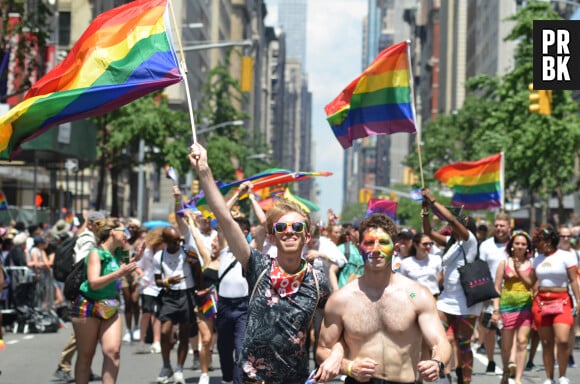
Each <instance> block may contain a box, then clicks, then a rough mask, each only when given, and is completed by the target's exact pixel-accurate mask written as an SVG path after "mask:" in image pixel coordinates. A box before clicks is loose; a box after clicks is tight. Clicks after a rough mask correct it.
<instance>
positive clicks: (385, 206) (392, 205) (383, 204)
mask: <svg viewBox="0 0 580 384" xmlns="http://www.w3.org/2000/svg"><path fill="white" fill-rule="evenodd" d="M373 213H383V214H385V215H387V216H389V217H390V218H391V219H393V220H395V216H397V203H396V202H395V201H391V200H387V199H376V198H372V199H370V200H369V203H368V205H367V213H366V215H365V219H366V218H367V217H369V216H370V215H372V214H373Z"/></svg>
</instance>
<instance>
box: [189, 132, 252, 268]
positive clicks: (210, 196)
mask: <svg viewBox="0 0 580 384" xmlns="http://www.w3.org/2000/svg"><path fill="white" fill-rule="evenodd" d="M189 161H190V163H191V165H192V167H193V168H194V169H195V171H196V172H197V175H198V176H199V183H200V185H201V188H202V189H203V191H204V194H205V198H206V201H207V204H208V205H209V208H210V210H211V211H212V212H213V214H214V215H215V217H216V219H217V221H218V223H219V225H220V228H221V230H222V231H223V233H224V236H225V237H226V240H227V241H228V245H229V247H230V250H231V251H232V253H233V254H234V256H235V257H236V258H237V259H238V261H239V262H240V264H241V265H242V267H243V268H245V267H246V265H247V264H248V260H249V258H250V246H249V245H248V242H247V241H246V237H245V236H244V233H243V232H242V230H241V229H240V226H239V225H238V223H236V222H235V221H234V218H233V217H232V215H231V213H230V210H229V209H228V207H227V205H226V202H225V200H224V198H223V196H222V194H221V193H220V191H219V189H218V188H217V186H216V184H215V180H214V178H213V175H212V173H211V169H210V167H209V164H208V161H207V152H206V150H205V148H204V147H202V146H201V145H200V144H199V143H197V144H193V145H192V146H191V149H190V153H189Z"/></svg>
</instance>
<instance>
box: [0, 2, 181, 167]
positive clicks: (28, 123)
mask: <svg viewBox="0 0 580 384" xmlns="http://www.w3.org/2000/svg"><path fill="white" fill-rule="evenodd" d="M167 7H168V5H167V0H136V1H132V2H130V3H128V4H125V5H122V6H120V7H117V8H114V9H112V10H110V11H107V12H105V13H103V14H101V15H99V16H98V17H97V18H96V19H95V20H94V21H93V22H92V23H91V25H89V27H88V29H87V30H86V31H85V32H84V33H83V35H82V36H81V37H80V38H79V40H78V41H77V43H76V44H75V45H74V47H73V48H72V50H71V51H70V53H69V54H68V56H67V57H66V58H65V59H64V60H63V61H62V62H61V63H60V64H59V65H58V66H56V67H55V68H54V69H53V70H51V71H50V72H49V73H47V74H46V75H45V76H44V77H42V78H41V79H40V80H39V81H38V82H37V83H36V84H34V86H33V87H32V88H31V89H30V90H29V91H28V93H27V94H26V96H25V97H24V100H23V101H22V102H20V103H19V104H18V105H16V106H15V107H14V108H13V109H11V110H10V111H9V112H8V113H7V114H5V115H4V116H2V117H0V158H8V157H9V156H13V152H14V151H15V150H16V149H17V148H18V147H19V146H20V144H22V143H23V142H25V141H28V140H31V139H33V138H34V137H36V136H38V135H40V134H42V133H43V132H44V131H46V130H47V129H48V128H50V127H52V126H54V125H57V124H60V123H64V122H67V121H72V120H78V119H82V118H85V117H90V116H97V115H101V114H103V113H106V112H109V111H112V110H114V109H117V108H119V107H121V106H123V105H124V104H127V103H129V102H131V101H133V100H135V99H137V98H139V97H142V96H144V95H146V94H148V93H150V92H153V91H156V90H159V89H163V88H165V87H167V86H169V85H171V84H175V83H177V82H179V81H180V80H181V74H180V71H179V66H178V63H177V58H176V56H175V53H174V51H173V48H172V41H171V38H170V36H169V34H168V33H167V32H168V30H169V22H168V20H169V15H168V11H167Z"/></svg>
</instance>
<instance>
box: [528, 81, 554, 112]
mask: <svg viewBox="0 0 580 384" xmlns="http://www.w3.org/2000/svg"><path fill="white" fill-rule="evenodd" d="M528 89H529V90H530V112H531V113H539V114H540V115H551V114H552V91H549V90H537V91H536V90H534V84H533V83H530V84H528Z"/></svg>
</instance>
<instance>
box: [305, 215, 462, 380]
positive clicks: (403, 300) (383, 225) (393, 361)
mask: <svg viewBox="0 0 580 384" xmlns="http://www.w3.org/2000/svg"><path fill="white" fill-rule="evenodd" d="M360 234H361V235H360V236H361V242H360V249H361V254H362V256H363V259H364V261H365V267H364V268H365V269H364V273H363V275H362V276H361V277H360V278H358V279H357V280H355V281H351V282H350V283H348V284H347V285H345V286H344V287H343V288H341V289H340V290H339V291H337V292H335V293H334V294H333V295H332V296H331V297H330V299H329V300H328V305H327V306H326V308H325V311H324V321H323V324H322V328H321V332H320V341H319V345H318V349H317V358H318V359H319V360H321V361H323V363H322V364H321V365H320V367H319V369H318V372H317V374H316V376H315V378H316V379H317V380H318V381H321V382H325V381H328V380H330V379H332V377H334V376H335V375H336V374H338V373H341V374H346V375H347V378H346V380H345V384H357V383H366V382H371V383H388V384H395V383H409V384H410V383H415V382H416V380H417V379H418V380H420V381H423V380H424V381H435V380H437V379H439V377H440V374H441V373H443V371H444V365H445V364H447V363H448V362H449V358H450V355H451V346H450V344H449V342H448V341H447V336H446V334H445V331H444V329H443V325H442V324H441V321H440V320H439V315H438V313H437V307H436V305H435V300H433V296H432V295H431V292H430V291H429V290H428V289H427V288H426V287H424V286H422V285H421V284H419V283H417V282H416V281H414V280H411V279H409V278H408V277H406V276H403V275H401V274H400V273H396V272H394V271H393V269H392V265H391V264H392V261H393V254H394V249H395V243H394V242H393V238H394V237H395V236H396V226H395V223H394V222H393V220H391V219H390V218H389V217H388V216H387V215H384V214H380V213H375V214H372V215H370V216H369V217H368V218H367V219H365V220H364V221H363V222H362V223H361V227H360ZM422 340H425V342H426V343H427V345H428V346H429V347H430V349H431V355H430V356H427V357H423V359H424V360H421V361H419V354H420V351H421V342H422Z"/></svg>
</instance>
